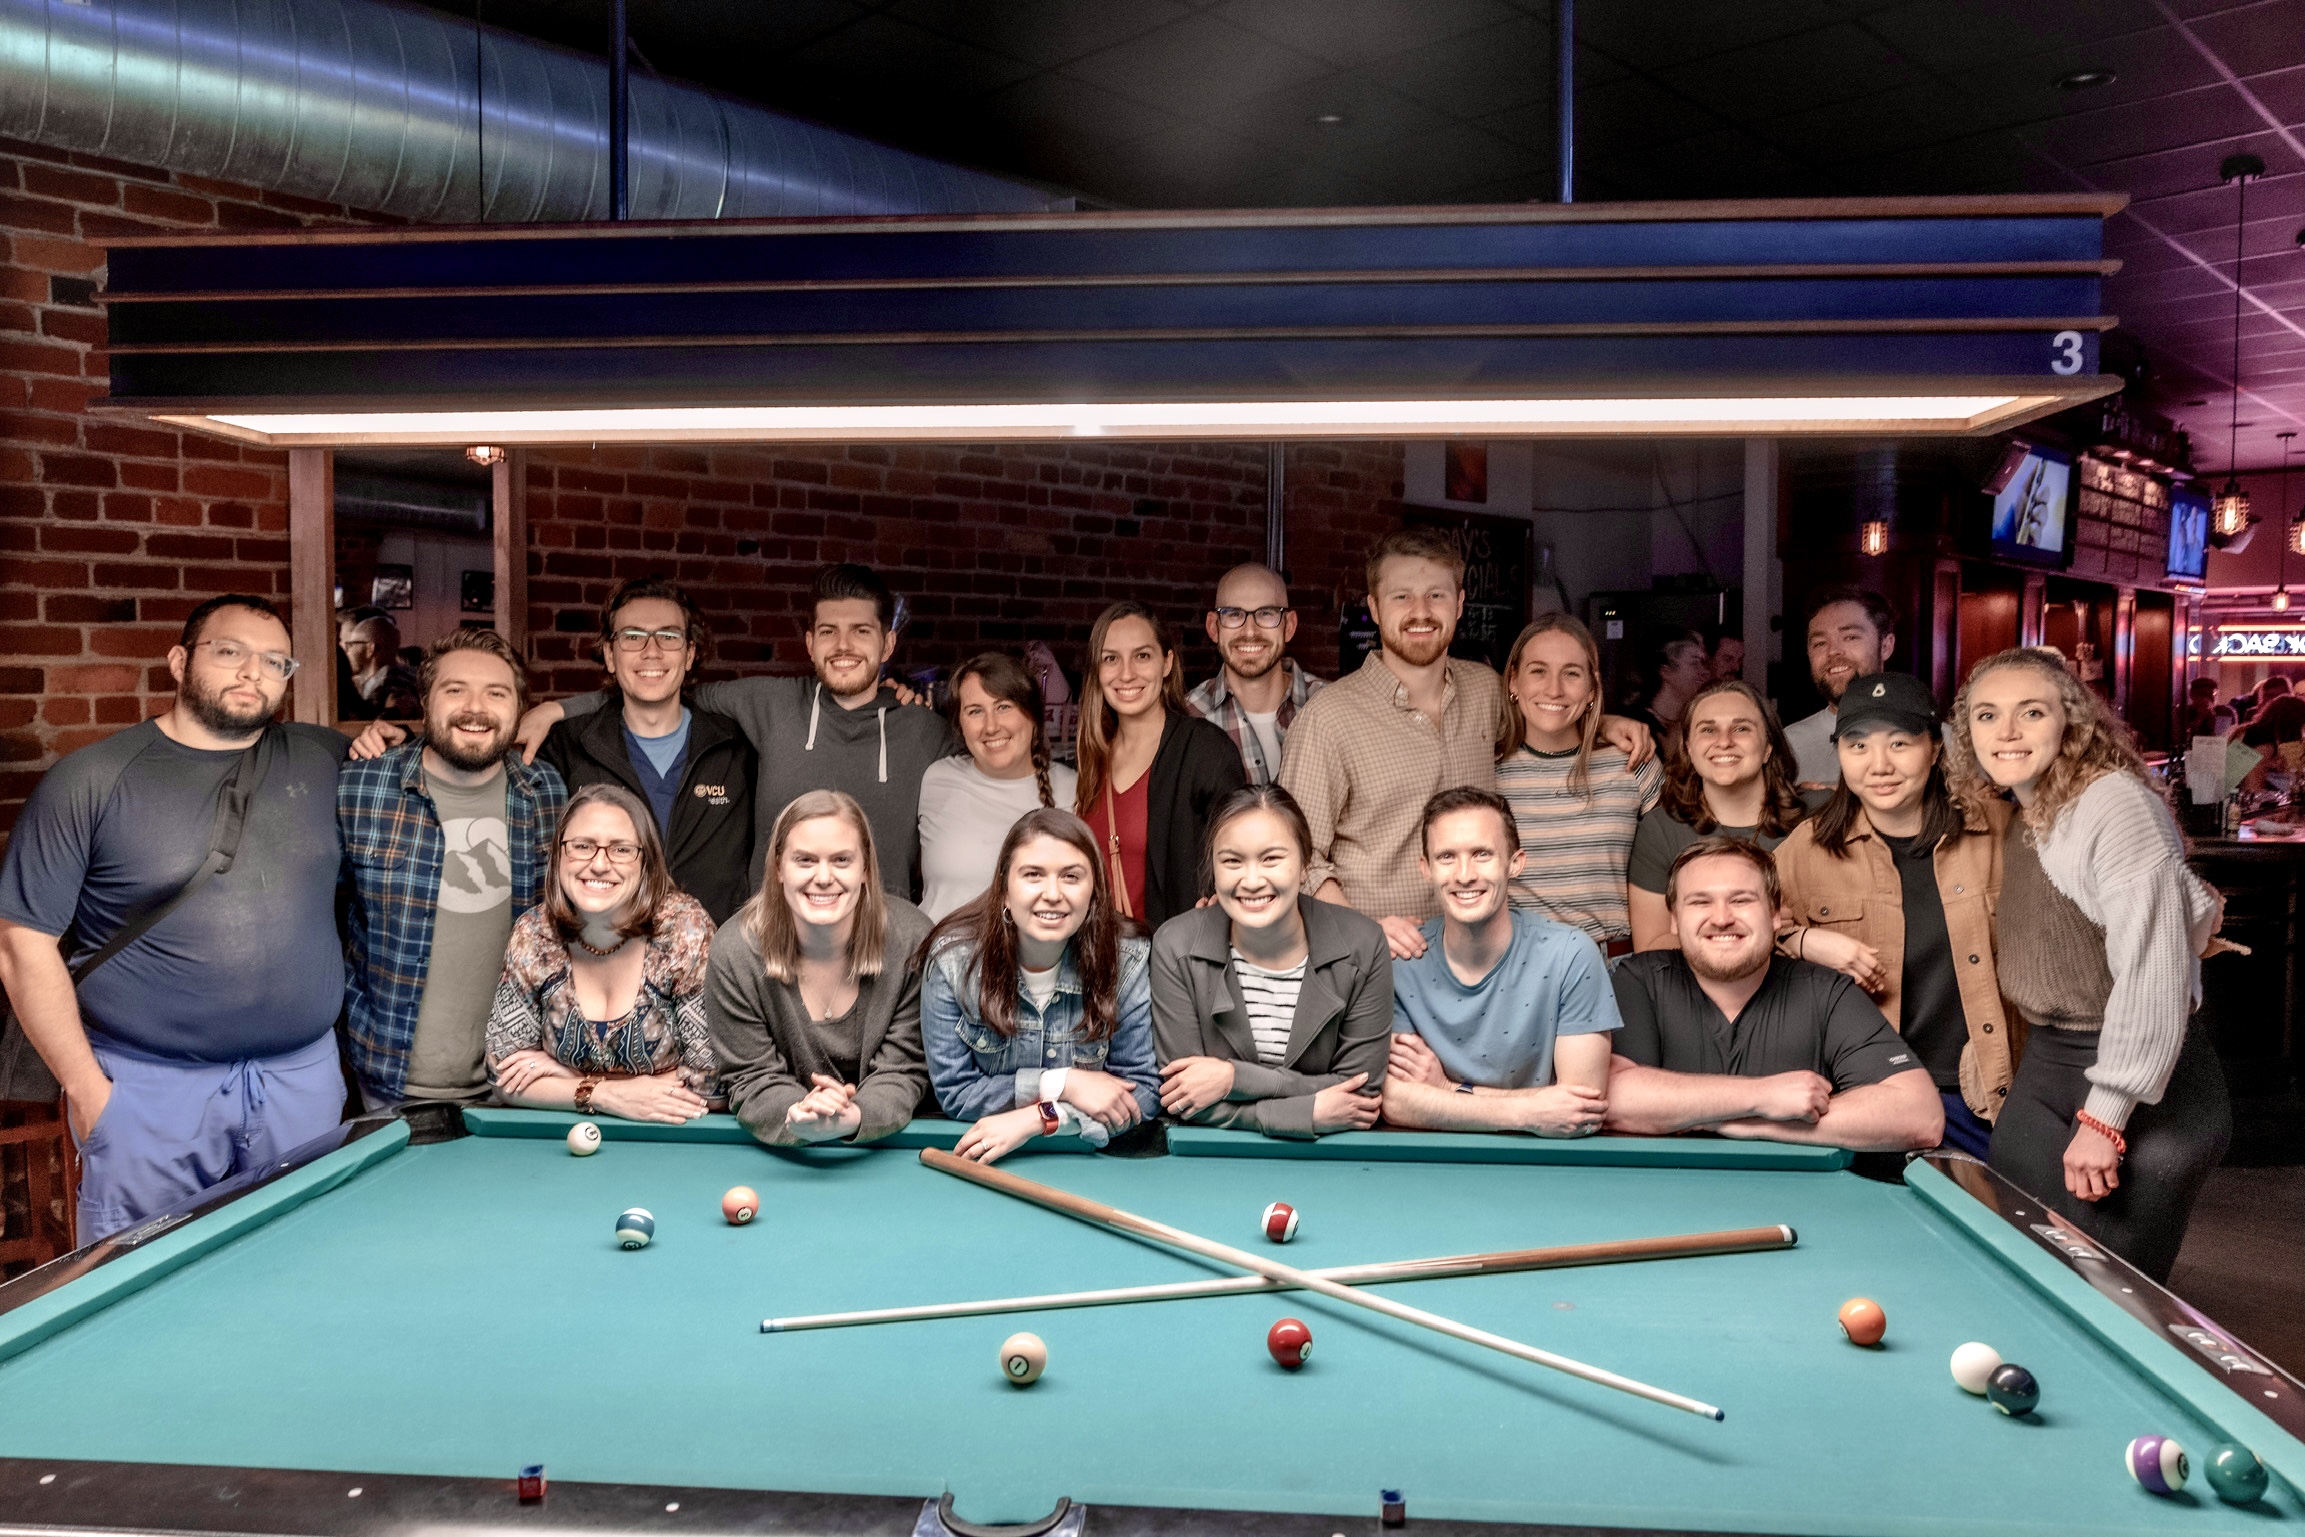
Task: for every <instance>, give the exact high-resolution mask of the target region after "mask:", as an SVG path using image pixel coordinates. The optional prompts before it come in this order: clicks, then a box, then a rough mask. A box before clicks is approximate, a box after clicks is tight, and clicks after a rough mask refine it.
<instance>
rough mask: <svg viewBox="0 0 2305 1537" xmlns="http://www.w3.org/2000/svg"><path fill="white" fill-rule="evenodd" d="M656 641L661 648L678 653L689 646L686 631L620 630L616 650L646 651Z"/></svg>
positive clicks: (617, 633)
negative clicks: (649, 644)
mask: <svg viewBox="0 0 2305 1537" xmlns="http://www.w3.org/2000/svg"><path fill="white" fill-rule="evenodd" d="M650 641H655V642H656V644H657V645H658V647H659V648H661V649H663V650H666V651H678V650H680V649H681V648H682V647H683V646H685V645H687V644H688V632H687V631H686V630H641V629H631V630H618V631H617V632H616V649H617V650H619V651H646V650H647V649H648V643H649V642H650Z"/></svg>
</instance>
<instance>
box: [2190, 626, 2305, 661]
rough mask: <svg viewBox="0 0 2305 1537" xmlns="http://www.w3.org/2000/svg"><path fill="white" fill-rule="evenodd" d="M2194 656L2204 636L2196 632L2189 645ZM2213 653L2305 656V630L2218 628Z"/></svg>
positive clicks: (2219, 654)
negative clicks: (2201, 636)
mask: <svg viewBox="0 0 2305 1537" xmlns="http://www.w3.org/2000/svg"><path fill="white" fill-rule="evenodd" d="M2186 649H2187V650H2189V651H2190V652H2191V653H2192V654H2193V655H2195V656H2199V655H2200V654H2201V638H2200V636H2198V635H2195V636H2194V637H2193V638H2192V642H2191V644H2190V645H2189V646H2188V647H2187V648H2186ZM2209 654H2210V655H2211V656H2235V657H2239V656H2265V657H2290V656H2294V657H2305V629H2281V630H2219V631H2218V632H2217V640H2216V643H2215V644H2214V645H2212V646H2211V647H2210V648H2209Z"/></svg>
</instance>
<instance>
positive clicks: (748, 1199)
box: [720, 1185, 760, 1227]
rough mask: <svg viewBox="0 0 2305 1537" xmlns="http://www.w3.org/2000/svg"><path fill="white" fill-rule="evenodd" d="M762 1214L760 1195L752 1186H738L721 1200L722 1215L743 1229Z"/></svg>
mask: <svg viewBox="0 0 2305 1537" xmlns="http://www.w3.org/2000/svg"><path fill="white" fill-rule="evenodd" d="M759 1213H760V1195H759V1193H758V1192H756V1191H755V1190H754V1189H753V1188H752V1187H751V1186H750V1185H738V1186H736V1187H735V1188H733V1189H731V1190H730V1191H729V1192H728V1194H726V1195H724V1196H722V1197H721V1198H720V1214H721V1215H722V1216H724V1217H726V1218H727V1219H728V1220H729V1222H730V1223H731V1224H732V1225H733V1226H736V1227H742V1226H744V1225H745V1224H746V1223H747V1222H750V1221H751V1220H752V1219H753V1218H754V1217H755V1216H757V1215H759Z"/></svg>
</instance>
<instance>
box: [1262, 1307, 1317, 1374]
mask: <svg viewBox="0 0 2305 1537" xmlns="http://www.w3.org/2000/svg"><path fill="white" fill-rule="evenodd" d="M1265 1349H1267V1350H1269V1351H1271V1352H1272V1353H1273V1359H1274V1360H1276V1361H1278V1362H1280V1363H1281V1365H1282V1367H1284V1368H1285V1369H1287V1370H1289V1371H1292V1372H1293V1371H1295V1370H1296V1369H1297V1368H1298V1367H1300V1366H1302V1365H1304V1364H1305V1357H1306V1356H1309V1355H1311V1354H1312V1351H1313V1331H1312V1330H1310V1329H1308V1328H1306V1327H1305V1323H1304V1320H1303V1319H1301V1318H1284V1319H1282V1320H1281V1321H1280V1322H1279V1323H1277V1324H1274V1325H1273V1326H1272V1327H1271V1328H1270V1329H1268V1330H1266V1331H1265Z"/></svg>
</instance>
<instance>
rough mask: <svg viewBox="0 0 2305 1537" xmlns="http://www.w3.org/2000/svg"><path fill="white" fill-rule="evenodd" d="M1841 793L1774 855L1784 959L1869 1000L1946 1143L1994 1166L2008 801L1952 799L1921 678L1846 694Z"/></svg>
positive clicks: (1837, 732)
mask: <svg viewBox="0 0 2305 1537" xmlns="http://www.w3.org/2000/svg"><path fill="white" fill-rule="evenodd" d="M1833 747H1834V751H1835V753H1836V755H1837V761H1838V767H1839V769H1840V773H1841V784H1840V788H1838V789H1837V790H1835V791H1834V793H1833V798H1832V800H1831V801H1829V802H1827V803H1826V805H1825V806H1824V808H1823V809H1822V810H1820V811H1819V812H1818V813H1817V814H1816V815H1815V816H1813V817H1811V818H1810V819H1809V820H1808V821H1806V822H1804V823H1802V824H1801V825H1800V826H1799V827H1797V828H1795V829H1794V830H1793V833H1792V835H1791V836H1790V837H1788V838H1786V840H1785V841H1784V843H1783V844H1782V845H1781V846H1779V848H1778V849H1777V867H1778V871H1779V874H1780V877H1781V879H1782V881H1783V883H1784V896H1785V912H1786V915H1787V918H1788V921H1789V924H1790V925H1791V926H1790V927H1789V928H1787V929H1786V931H1785V932H1784V933H1783V934H1782V935H1781V936H1780V938H1779V940H1778V949H1779V950H1780V952H1781V953H1783V954H1786V955H1791V956H1794V957H1796V958H1799V959H1802V960H1808V961H1813V962H1816V963H1817V964H1819V965H1824V966H1830V967H1832V968H1833V969H1834V970H1836V971H1839V972H1841V973H1843V974H1844V975H1846V976H1848V977H1850V978H1852V979H1853V980H1854V981H1855V982H1856V983H1857V984H1858V985H1859V986H1860V987H1862V988H1864V989H1865V991H1866V992H1867V993H1868V994H1870V995H1871V997H1872V999H1873V1001H1874V1002H1875V1003H1876V1004H1877V1005H1879V1007H1880V1009H1881V1012H1882V1013H1883V1014H1885V1015H1886V1016H1887V1017H1888V1019H1889V1022H1890V1023H1891V1024H1893V1025H1895V1026H1896V1027H1897V1029H1898V1032H1899V1033H1900V1034H1901V1035H1902V1036H1903V1037H1904V1039H1905V1042H1906V1044H1907V1045H1908V1046H1909V1047H1910V1048H1911V1049H1912V1052H1913V1055H1914V1057H1915V1058H1916V1059H1918V1061H1919V1062H1920V1065H1921V1066H1922V1067H1923V1068H1925V1069H1927V1070H1928V1073H1929V1076H1930V1078H1931V1080H1932V1081H1933V1082H1934V1083H1935V1084H1936V1087H1937V1091H1938V1094H1939V1095H1940V1096H1941V1098H1942V1100H1943V1102H1944V1107H1945V1134H1944V1135H1945V1142H1946V1144H1947V1145H1948V1146H1952V1147H1957V1148H1959V1149H1960V1150H1961V1151H1963V1152H1966V1153H1970V1154H1973V1155H1974V1156H1976V1157H1979V1158H1982V1157H1984V1156H1985V1152H1986V1146H1987V1142H1988V1140H1989V1138H1990V1137H1991V1134H1992V1129H1993V1121H1994V1119H1995V1118H1996V1117H1997V1116H1998V1115H1999V1114H2000V1113H2001V1106H2002V1105H2003V1104H2005V1103H2006V1102H2007V1099H2008V1094H2009V1085H2010V1083H2011V1081H2012V1080H2013V1078H2014V1075H2015V1068H2016V1062H2015V1057H2014V1050H2015V1048H2014V1045H2013V1043H2012V1042H2011V1039H2010V1018H2009V1012H2010V1011H2009V1010H2008V1008H2007V1007H2006V1005H2004V1004H2003V1002H2002V999H2001V988H2000V983H1999V980H1998V977H1997V975H1996V972H1995V970H1994V965H1993V905H1994V903H1995V901H1996V900H1997V899H1998V896H1999V893H2000V889H2001V850H2002V841H2001V840H2002V835H2003V834H2004V833H2005V832H2006V831H2007V829H2008V825H2009V817H2010V815H2011V812H2010V808H2009V805H2008V803H2007V802H2006V801H2002V800H1998V799H1993V800H1978V801H1977V802H1975V803H1974V804H1972V803H1969V802H1966V801H1964V800H1960V799H1956V798H1955V797H1954V796H1953V795H1952V793H1951V792H1950V790H1949V789H1948V787H1947V784H1946V780H1945V770H1944V759H1943V752H1944V750H1943V748H1942V746H1941V745H1940V743H1939V740H1938V722H1937V709H1936V701H1935V700H1934V699H1932V698H1931V697H1930V694H1929V690H1928V688H1927V687H1926V686H1925V685H1924V684H1923V683H1922V682H1921V681H1920V680H1919V679H1918V678H1911V677H1907V676H1906V675H1904V674H1903V673H1891V672H1884V673H1875V674H1873V675H1872V676H1870V677H1859V678H1854V679H1852V680H1850V683H1849V686H1848V687H1847V688H1846V689H1845V690H1844V691H1843V692H1842V695H1841V703H1840V711H1839V714H1838V715H1837V716H1836V718H1835V721H1834V727H1833Z"/></svg>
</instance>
